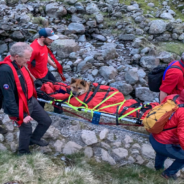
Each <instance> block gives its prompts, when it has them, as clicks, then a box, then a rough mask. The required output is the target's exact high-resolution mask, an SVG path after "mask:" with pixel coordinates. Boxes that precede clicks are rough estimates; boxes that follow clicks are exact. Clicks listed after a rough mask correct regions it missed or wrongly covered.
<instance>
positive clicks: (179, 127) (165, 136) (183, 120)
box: [153, 95, 184, 150]
mask: <svg viewBox="0 0 184 184" xmlns="http://www.w3.org/2000/svg"><path fill="white" fill-rule="evenodd" d="M174 96H175V95H169V96H167V97H166V98H165V99H164V100H163V102H165V101H166V100H167V99H173V97H174ZM176 102H177V103H178V104H181V102H180V101H179V100H178V99H176ZM169 128H173V129H171V130H166V131H162V132H161V133H159V134H153V137H154V138H155V140H156V141H158V142H159V143H161V144H179V145H180V146H181V147H182V149H183V150H184V108H183V107H180V108H178V109H177V110H176V112H175V113H174V115H173V116H172V118H171V119H170V120H168V122H167V123H166V125H165V126H164V129H169Z"/></svg>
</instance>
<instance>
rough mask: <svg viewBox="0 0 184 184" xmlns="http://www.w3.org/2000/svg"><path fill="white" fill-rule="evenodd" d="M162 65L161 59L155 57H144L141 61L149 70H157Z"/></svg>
mask: <svg viewBox="0 0 184 184" xmlns="http://www.w3.org/2000/svg"><path fill="white" fill-rule="evenodd" d="M159 63H160V61H159V59H158V58H156V57H155V56H143V57H142V58H141V60H140V65H141V66H142V67H144V68H147V69H149V70H151V69H153V68H155V67H156V66H158V65H159Z"/></svg>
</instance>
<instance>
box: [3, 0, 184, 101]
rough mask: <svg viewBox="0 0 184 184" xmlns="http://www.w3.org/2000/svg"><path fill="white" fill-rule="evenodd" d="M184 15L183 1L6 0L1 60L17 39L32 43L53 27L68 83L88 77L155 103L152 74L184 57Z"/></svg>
mask: <svg viewBox="0 0 184 184" xmlns="http://www.w3.org/2000/svg"><path fill="white" fill-rule="evenodd" d="M183 14H184V3H183V2H182V0H180V1H179V0H174V1H171V0H166V1H162V0H157V1H156V0H137V1H130V0H93V1H92V0H62V1H61V0H51V1H44V0H42V1H33V0H0V59H1V60H2V59H3V58H4V57H5V56H6V55H7V54H8V51H9V48H10V46H11V45H12V44H13V43H14V42H16V41H27V42H32V41H33V40H34V39H35V38H36V37H37V32H38V30H39V29H40V28H42V27H48V26H49V27H52V28H53V29H54V31H55V33H57V34H58V35H59V37H60V38H59V39H58V40H56V41H54V42H53V44H52V46H51V49H52V50H53V51H54V54H55V55H56V56H57V58H58V60H59V61H60V62H61V64H62V65H63V67H64V73H65V76H66V78H67V81H68V82H69V81H70V79H71V77H75V78H79V77H82V78H84V79H85V80H89V81H92V82H98V83H100V84H106V85H110V86H113V87H116V88H118V89H119V90H120V91H121V92H122V93H123V94H124V95H125V96H127V98H130V97H134V98H135V97H137V98H139V99H140V100H142V101H155V100H157V93H152V92H150V91H149V89H148V85H147V75H146V74H147V72H148V71H150V70H151V69H152V68H154V67H155V66H157V65H159V64H160V63H161V64H168V63H169V62H170V61H171V60H174V59H179V58H180V54H181V53H182V52H183V50H184V46H183V42H184V23H183V20H184V15H183ZM50 69H51V70H52V68H50ZM53 73H54V75H56V76H57V73H55V72H53Z"/></svg>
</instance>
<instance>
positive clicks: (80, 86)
mask: <svg viewBox="0 0 184 184" xmlns="http://www.w3.org/2000/svg"><path fill="white" fill-rule="evenodd" d="M89 86H90V83H89V82H86V81H84V80H82V79H73V78H72V79H71V84H70V89H71V91H72V94H73V96H75V97H77V96H80V95H82V94H84V93H86V92H88V91H89Z"/></svg>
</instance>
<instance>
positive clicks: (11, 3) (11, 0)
mask: <svg viewBox="0 0 184 184" xmlns="http://www.w3.org/2000/svg"><path fill="white" fill-rule="evenodd" d="M18 2H19V0H6V3H7V5H9V6H14V5H15V4H17V3H18Z"/></svg>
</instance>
